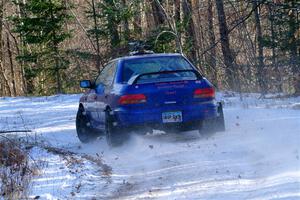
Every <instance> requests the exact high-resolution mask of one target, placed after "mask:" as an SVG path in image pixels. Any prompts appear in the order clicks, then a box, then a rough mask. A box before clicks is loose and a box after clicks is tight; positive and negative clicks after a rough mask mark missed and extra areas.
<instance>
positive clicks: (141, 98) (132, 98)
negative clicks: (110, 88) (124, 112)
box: [119, 94, 147, 105]
mask: <svg viewBox="0 0 300 200" xmlns="http://www.w3.org/2000/svg"><path fill="white" fill-rule="evenodd" d="M146 102H147V98H146V96H145V95H144V94H128V95H124V96H121V97H120V99H119V104H122V105H124V104H140V103H146Z"/></svg>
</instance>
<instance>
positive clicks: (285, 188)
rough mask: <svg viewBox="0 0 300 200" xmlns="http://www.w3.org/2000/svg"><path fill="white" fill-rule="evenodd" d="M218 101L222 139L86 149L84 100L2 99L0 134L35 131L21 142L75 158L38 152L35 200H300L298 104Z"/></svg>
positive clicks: (165, 139) (194, 135)
mask: <svg viewBox="0 0 300 200" xmlns="http://www.w3.org/2000/svg"><path fill="white" fill-rule="evenodd" d="M218 96H219V98H221V99H222V100H223V101H224V103H225V108H224V111H225V119H226V129H227V130H226V131H225V132H223V133H216V134H205V133H201V134H199V133H198V132H196V131H193V132H185V133H181V134H177V135H176V134H154V135H146V136H140V135H136V134H134V133H132V136H131V138H130V140H129V141H128V142H127V143H126V144H125V145H123V146H122V147H118V148H113V149H112V148H109V147H108V146H107V144H106V142H105V139H100V140H98V141H96V142H94V143H92V144H84V145H83V144H81V143H80V142H79V140H78V139H77V136H76V131H75V115H76V111H77V107H78V100H79V97H80V95H60V96H52V97H37V98H0V130H19V129H30V130H33V132H32V133H24V134H21V133H18V136H27V137H29V138H30V139H29V140H31V141H32V140H34V141H38V142H39V143H41V144H43V145H47V146H52V147H55V148H58V149H62V150H64V151H67V152H74V153H75V154H71V155H69V154H66V155H64V154H63V155H60V154H56V153H53V152H51V151H50V152H48V151H46V150H45V149H43V148H42V145H41V146H40V147H35V148H33V150H32V156H33V157H35V158H36V159H37V160H40V161H43V162H44V167H43V169H42V170H41V171H40V173H39V175H37V176H36V177H34V180H33V182H32V186H31V189H30V196H31V197H35V196H40V199H70V198H71V199H77V198H79V199H93V198H95V199H222V200H223V199H230V200H231V199H237V200H240V199H253V200H259V199H263V200H265V199H300V160H299V154H300V110H299V109H297V108H298V105H299V104H300V98H288V99H267V100H266V99H259V95H257V94H247V95H243V96H244V99H243V101H242V102H241V101H240V100H239V97H235V96H233V97H230V96H232V95H228V94H226V95H225V94H223V93H222V94H219V95H218ZM225 96H226V97H225ZM93 158H94V159H97V160H99V161H100V164H99V163H97V162H95V160H93ZM109 167H111V168H112V171H110V169H109Z"/></svg>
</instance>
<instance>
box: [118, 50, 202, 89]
mask: <svg viewBox="0 0 300 200" xmlns="http://www.w3.org/2000/svg"><path fill="white" fill-rule="evenodd" d="M189 69H193V68H192V66H191V64H190V63H189V62H187V61H186V60H185V59H184V58H183V57H181V56H173V57H170V56H168V57H167V56H165V57H149V58H140V59H132V60H126V61H124V63H123V71H122V82H124V83H127V82H128V81H129V80H130V78H131V77H133V76H135V75H139V74H145V73H152V72H160V71H174V70H189ZM196 78H197V77H196V75H195V74H194V73H193V72H178V73H171V74H154V75H147V76H143V77H141V79H140V80H139V83H141V82H143V83H145V82H157V81H161V80H164V81H171V80H172V81H173V80H187V79H196Z"/></svg>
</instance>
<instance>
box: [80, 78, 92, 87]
mask: <svg viewBox="0 0 300 200" xmlns="http://www.w3.org/2000/svg"><path fill="white" fill-rule="evenodd" d="M80 87H81V88H92V83H91V81H90V80H83V81H80Z"/></svg>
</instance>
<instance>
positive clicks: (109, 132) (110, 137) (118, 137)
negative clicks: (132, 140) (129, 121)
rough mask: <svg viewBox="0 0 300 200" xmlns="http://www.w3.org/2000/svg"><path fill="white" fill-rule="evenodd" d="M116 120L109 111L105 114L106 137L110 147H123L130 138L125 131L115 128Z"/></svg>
mask: <svg viewBox="0 0 300 200" xmlns="http://www.w3.org/2000/svg"><path fill="white" fill-rule="evenodd" d="M114 121H115V120H114V118H113V116H111V115H110V112H109V111H106V112H105V136H106V142H107V144H108V146H110V147H116V146H121V145H122V144H123V143H124V142H125V141H126V140H127V138H128V134H127V132H126V130H125V129H122V128H118V129H117V128H116V127H114V125H113V123H114Z"/></svg>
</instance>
